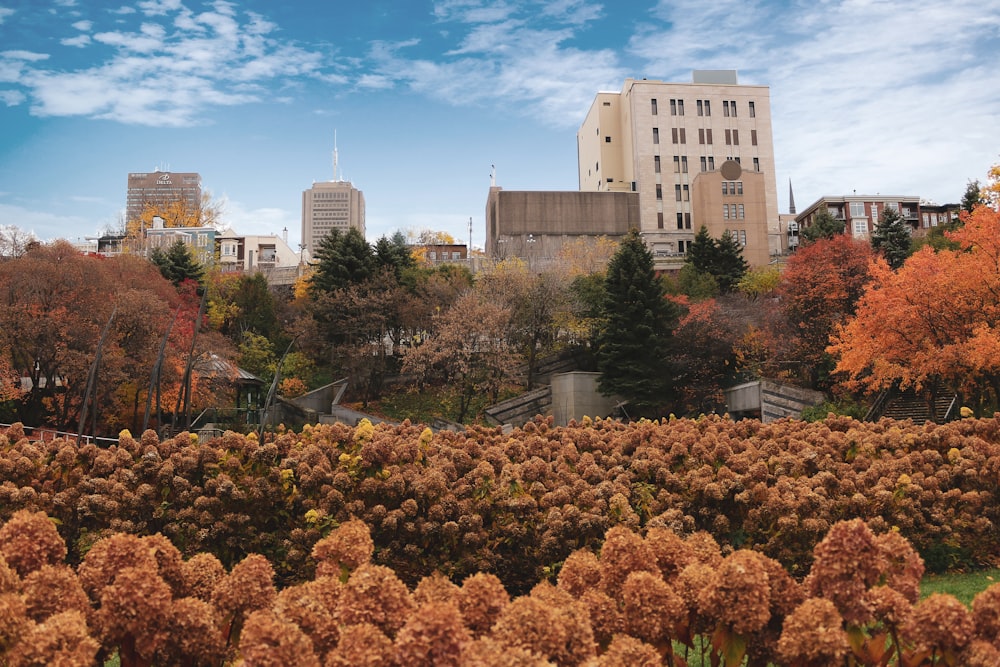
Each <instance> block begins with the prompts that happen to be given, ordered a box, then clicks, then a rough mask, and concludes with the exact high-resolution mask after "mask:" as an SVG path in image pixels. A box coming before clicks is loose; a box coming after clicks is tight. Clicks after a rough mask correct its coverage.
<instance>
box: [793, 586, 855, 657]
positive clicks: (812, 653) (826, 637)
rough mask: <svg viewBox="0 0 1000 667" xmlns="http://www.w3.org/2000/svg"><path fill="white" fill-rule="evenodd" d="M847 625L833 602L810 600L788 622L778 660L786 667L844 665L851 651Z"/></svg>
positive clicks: (818, 599) (796, 610)
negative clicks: (786, 666)
mask: <svg viewBox="0 0 1000 667" xmlns="http://www.w3.org/2000/svg"><path fill="white" fill-rule="evenodd" d="M843 624H844V619H843V618H841V616H840V613H839V612H838V611H837V607H836V606H835V605H834V604H833V602H831V601H830V600H825V599H823V598H809V599H807V600H806V601H805V602H803V603H802V604H800V605H799V606H798V607H797V608H796V609H795V611H793V612H792V613H791V614H789V615H788V616H787V617H786V618H785V622H784V625H783V626H782V631H781V639H779V640H778V656H779V657H780V658H781V659H782V661H783V662H784V663H785V664H793V665H810V666H815V667H819V666H820V665H829V666H830V667H833V666H834V665H842V664H843V663H844V658H845V657H846V656H847V653H848V651H849V650H850V646H849V644H848V643H847V633H846V632H844V628H843Z"/></svg>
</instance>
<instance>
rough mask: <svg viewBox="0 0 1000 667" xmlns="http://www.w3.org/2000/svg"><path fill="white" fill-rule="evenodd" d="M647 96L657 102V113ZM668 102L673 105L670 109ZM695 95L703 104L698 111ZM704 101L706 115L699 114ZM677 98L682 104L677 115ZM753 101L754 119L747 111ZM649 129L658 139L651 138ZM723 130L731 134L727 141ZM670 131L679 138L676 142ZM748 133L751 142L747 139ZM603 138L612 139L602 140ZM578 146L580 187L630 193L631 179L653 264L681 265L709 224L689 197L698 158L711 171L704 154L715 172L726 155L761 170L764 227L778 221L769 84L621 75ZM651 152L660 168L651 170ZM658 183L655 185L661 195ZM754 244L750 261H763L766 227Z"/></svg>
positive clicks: (593, 111) (601, 98) (594, 110)
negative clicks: (730, 110) (668, 80)
mask: <svg viewBox="0 0 1000 667" xmlns="http://www.w3.org/2000/svg"><path fill="white" fill-rule="evenodd" d="M727 74H730V76H726V77H721V80H732V81H735V80H736V76H735V73H727ZM705 80H719V78H717V77H716V78H712V77H708V78H706V79H705ZM653 100H656V111H655V113H654V111H653ZM671 100H673V101H674V103H675V104H674V106H673V107H672V106H671ZM699 100H701V101H702V103H703V107H702V115H700V116H699V115H698V104H697V103H698V101H699ZM706 101H707V103H708V108H709V111H710V115H706V114H705V107H704V103H705V102H706ZM680 102H683V113H681V105H680ZM751 102H753V105H754V114H753V116H751V115H750V103H751ZM733 103H735V104H734V106H735V109H736V113H735V115H733V114H732V113H730V114H729V115H726V113H725V110H726V107H727V106H729V105H731V104H733ZM730 108H732V107H730ZM654 128H655V129H656V130H657V133H658V135H659V143H654V138H653V135H654V132H653V130H654ZM682 130H683V135H682V133H681V131H682ZM699 130H703V131H706V135H705V143H700V142H699ZM707 130H711V131H712V143H711V144H709V143H707ZM726 130H729V132H730V142H731V143H730V144H728V145H727V144H726ZM675 131H676V133H677V143H674V132H675ZM734 131H735V133H736V135H734V134H733V132H734ZM754 133H755V134H756V145H754V142H753V141H752V136H753V134H754ZM609 136H610V138H611V141H610V142H609V141H607V137H609ZM735 137H738V140H739V144H738V145H736V144H735V143H734V142H733V140H734V138H735ZM682 140H683V143H682ZM577 145H578V155H579V162H580V164H579V170H580V189H581V190H587V191H604V190H609V189H611V190H613V189H617V188H621V189H623V190H624V189H628V190H630V189H631V188H632V182H633V181H635V183H636V190H637V192H638V195H639V217H640V221H641V223H640V224H641V227H640V228H641V231H642V232H643V236H644V238H645V239H646V241H647V243H648V244H649V245H650V248H651V250H652V251H653V252H654V255H655V256H656V257H657V265H658V268H673V267H672V266H671V263H673V264H678V265H679V262H680V261H681V259H682V257H683V252H684V251H685V250H686V248H687V247H688V245H689V244H690V242H691V241H692V240H693V239H694V235H695V233H697V231H698V228H699V227H700V226H701V225H702V224H708V222H709V221H708V220H699V219H698V212H696V211H695V209H694V207H693V202H692V200H691V196H692V194H693V183H694V179H695V177H696V176H697V175H698V174H699V173H701V171H702V169H701V167H702V165H701V159H702V158H705V163H706V164H705V168H706V171H710V169H709V159H708V158H712V159H713V161H714V164H715V168H716V169H718V168H719V167H720V166H721V165H722V163H723V162H724V161H725V160H726V159H729V158H734V159H735V158H739V160H740V162H741V164H742V167H743V169H744V170H750V171H752V170H755V169H757V168H759V171H760V173H761V174H762V176H763V184H762V194H763V199H762V203H763V206H764V217H765V230H766V228H767V226H768V225H769V226H771V227H775V226H776V225H777V221H778V197H777V186H776V181H775V173H774V171H775V165H774V148H773V137H772V132H771V108H770V91H769V89H768V87H767V86H746V85H739V84H736V83H696V82H692V83H666V82H663V81H646V80H642V81H639V80H635V79H626V81H625V84H624V86H623V87H622V90H621V92H620V93H599V94H598V95H597V97H596V98H595V100H594V103H593V105H592V106H591V108H590V111H589V113H588V115H587V117H586V119H585V120H584V122H583V124H582V125H581V127H580V130H579V132H578V133H577ZM675 156H676V158H677V162H676V163H675V161H674V158H675ZM657 157H659V160H660V171H659V173H657V172H656V169H655V160H656V158H657ZM685 159H686V171H685V166H684V165H685ZM755 159H756V161H757V162H756V167H755V162H754V160H755ZM675 164H676V168H675ZM598 166H599V167H600V168H599V169H598V168H597V167H598ZM609 178H610V179H611V182H610V183H609V182H608V179H609ZM657 185H660V188H661V196H660V197H659V198H658V197H657V193H656V186H657ZM677 186H680V187H681V199H680V201H678V200H677V195H676V187H677ZM685 186H686V188H687V190H686V192H685ZM678 213H680V214H681V222H680V225H681V227H682V228H681V229H678V220H677V214H678ZM689 218H690V225H688V219H689ZM757 243H762V244H763V251H760V250H759V249H757V248H753V249H750V252H749V255H750V256H752V257H754V258H755V259H754V260H753V261H751V264H752V265H754V266H758V265H761V264H766V263H767V262H768V261H769V260H768V256H769V244H768V238H767V233H766V231H765V233H764V234H763V236H762V237H759V238H758V237H756V236H755V240H754V244H757ZM748 245H749V241H748ZM748 261H750V259H749V257H748Z"/></svg>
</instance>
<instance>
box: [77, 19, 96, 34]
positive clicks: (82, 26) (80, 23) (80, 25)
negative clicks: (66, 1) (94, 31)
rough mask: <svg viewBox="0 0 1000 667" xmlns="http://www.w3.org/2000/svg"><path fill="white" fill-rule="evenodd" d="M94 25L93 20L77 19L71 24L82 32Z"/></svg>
mask: <svg viewBox="0 0 1000 667" xmlns="http://www.w3.org/2000/svg"><path fill="white" fill-rule="evenodd" d="M93 25H94V22H93V21H77V22H76V23H74V24H73V27H74V28H76V29H77V30H82V31H84V32H86V31H88V30H90V29H91V28H92V27H93Z"/></svg>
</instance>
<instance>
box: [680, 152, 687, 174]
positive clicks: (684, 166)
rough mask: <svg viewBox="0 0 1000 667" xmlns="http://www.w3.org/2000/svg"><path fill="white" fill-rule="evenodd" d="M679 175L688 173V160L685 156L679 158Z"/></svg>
mask: <svg viewBox="0 0 1000 667" xmlns="http://www.w3.org/2000/svg"><path fill="white" fill-rule="evenodd" d="M681 173H682V174H686V173H688V158H687V155H682V156H681Z"/></svg>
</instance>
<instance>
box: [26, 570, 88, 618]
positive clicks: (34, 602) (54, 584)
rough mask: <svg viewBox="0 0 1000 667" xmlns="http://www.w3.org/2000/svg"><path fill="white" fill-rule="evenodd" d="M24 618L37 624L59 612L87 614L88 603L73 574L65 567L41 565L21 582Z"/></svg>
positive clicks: (78, 581) (84, 592)
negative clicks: (24, 610) (72, 611)
mask: <svg viewBox="0 0 1000 667" xmlns="http://www.w3.org/2000/svg"><path fill="white" fill-rule="evenodd" d="M22 593H23V594H24V603H25V606H26V608H27V611H28V616H29V617H30V618H31V620H33V621H35V622H36V623H41V622H42V621H44V620H45V619H47V618H48V617H50V616H53V615H55V614H57V613H59V612H63V611H71V610H75V611H79V612H80V613H82V614H86V613H87V612H88V611H89V610H90V599H89V598H87V593H86V591H84V590H83V586H82V585H80V580H79V579H77V576H76V573H75V572H73V570H72V569H71V568H70V567H69V566H67V565H45V566H43V567H41V568H40V569H38V570H35V571H34V572H32V573H31V574H29V575H28V576H27V577H25V578H24V585H23V588H22Z"/></svg>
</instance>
